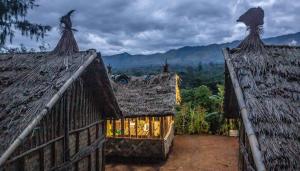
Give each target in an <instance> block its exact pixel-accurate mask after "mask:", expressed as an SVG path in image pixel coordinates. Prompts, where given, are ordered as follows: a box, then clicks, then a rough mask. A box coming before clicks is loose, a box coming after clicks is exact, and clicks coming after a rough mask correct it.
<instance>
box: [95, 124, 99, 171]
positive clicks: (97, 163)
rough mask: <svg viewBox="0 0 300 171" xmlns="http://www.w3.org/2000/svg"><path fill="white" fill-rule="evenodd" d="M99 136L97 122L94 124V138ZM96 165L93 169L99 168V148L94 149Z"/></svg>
mask: <svg viewBox="0 0 300 171" xmlns="http://www.w3.org/2000/svg"><path fill="white" fill-rule="evenodd" d="M98 138H99V123H97V124H96V139H98ZM95 152H96V163H95V164H96V166H95V169H96V170H99V169H100V166H99V165H100V163H99V148H97V149H96V151H95Z"/></svg>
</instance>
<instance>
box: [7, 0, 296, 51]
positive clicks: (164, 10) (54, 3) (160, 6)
mask: <svg viewBox="0 0 300 171" xmlns="http://www.w3.org/2000/svg"><path fill="white" fill-rule="evenodd" d="M36 3H37V4H39V5H40V6H39V7H38V8H34V9H33V10H31V11H30V12H29V15H28V19H30V20H31V21H32V22H36V23H41V24H48V25H50V26H52V30H51V32H49V33H48V35H47V36H46V37H45V38H44V41H45V42H47V43H49V44H50V49H53V48H54V47H55V45H56V43H57V42H58V40H59V38H60V33H59V30H58V29H57V28H58V27H57V26H58V24H59V23H58V20H59V17H60V16H62V15H64V14H65V13H67V12H68V11H69V10H71V9H75V10H76V13H75V14H74V15H73V18H72V19H73V25H74V28H76V29H77V30H78V32H76V33H75V38H76V40H77V42H78V45H79V48H80V49H81V50H85V49H90V48H94V49H97V50H98V51H101V52H102V54H104V55H111V54H117V53H122V52H128V53H131V54H138V53H143V54H149V53H154V52H163V51H167V50H169V49H173V48H179V47H182V46H197V45H207V44H211V43H223V42H229V41H233V40H236V39H242V38H244V37H245V35H246V29H245V26H244V25H243V24H239V23H236V19H237V18H238V17H239V16H240V15H241V14H242V13H244V12H245V11H246V10H247V9H248V8H250V7H257V6H261V7H262V8H263V9H264V10H265V25H264V34H263V37H273V36H278V35H282V34H287V33H295V32H299V31H300V24H299V22H300V15H299V11H300V1H299V0H128V1H127V0H36ZM20 43H23V44H25V45H26V46H27V47H37V45H39V44H41V42H36V41H35V40H30V39H29V38H24V37H21V36H19V35H16V37H15V39H14V42H13V44H15V45H18V44H20Z"/></svg>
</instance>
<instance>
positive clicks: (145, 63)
mask: <svg viewBox="0 0 300 171" xmlns="http://www.w3.org/2000/svg"><path fill="white" fill-rule="evenodd" d="M263 41H264V42H265V44H276V45H289V44H292V45H297V46H299V45H300V32H298V33H295V34H287V35H282V36H277V37H272V38H267V39H263ZM239 42H240V41H233V42H231V43H223V44H210V45H207V46H184V47H182V48H179V49H172V50H169V51H167V52H165V53H155V54H150V55H131V54H128V53H121V54H117V55H112V56H104V57H103V60H104V62H105V63H106V64H107V65H108V64H111V65H112V67H113V68H116V69H128V68H137V67H151V66H153V67H154V66H161V65H162V64H163V63H164V61H165V59H166V58H167V59H168V63H169V64H170V65H176V66H198V65H199V63H202V64H208V63H224V59H223V55H222V52H221V49H222V48H225V47H230V48H233V47H236V46H237V45H238V44H239Z"/></svg>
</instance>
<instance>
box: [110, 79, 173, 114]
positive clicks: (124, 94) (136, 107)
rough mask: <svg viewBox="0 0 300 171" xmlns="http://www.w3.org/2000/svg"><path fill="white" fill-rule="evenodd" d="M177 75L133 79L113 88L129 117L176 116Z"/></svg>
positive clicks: (124, 112) (116, 83) (116, 84)
mask: <svg viewBox="0 0 300 171" xmlns="http://www.w3.org/2000/svg"><path fill="white" fill-rule="evenodd" d="M176 81H177V80H176V75H175V74H170V73H163V74H159V75H153V76H141V77H131V78H130V80H128V83H126V84H124V82H122V83H118V82H117V81H113V83H112V86H113V89H114V91H115V95H116V98H117V101H118V103H119V106H120V108H121V110H122V113H123V114H124V115H125V116H127V117H130V116H133V117H134V116H145V115H174V114H175V106H176Z"/></svg>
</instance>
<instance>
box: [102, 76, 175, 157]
mask: <svg viewBox="0 0 300 171" xmlns="http://www.w3.org/2000/svg"><path fill="white" fill-rule="evenodd" d="M124 79H125V80H124ZM178 83H179V77H178V76H177V75H176V74H172V73H162V74H158V75H152V76H141V77H128V76H124V75H123V76H122V75H121V76H118V77H115V79H114V80H112V86H113V89H114V92H115V95H116V98H117V101H118V103H119V106H120V108H121V111H122V113H123V115H124V117H123V118H122V119H118V120H116V119H110V120H107V124H106V126H107V130H106V135H107V143H106V148H105V152H106V157H107V159H108V160H118V159H125V158H127V159H128V158H130V159H138V160H140V159H151V160H162V159H166V157H167V155H168V152H169V150H170V147H171V144H172V141H173V138H174V115H175V106H176V104H178V103H179V102H180V94H179V87H178Z"/></svg>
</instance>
